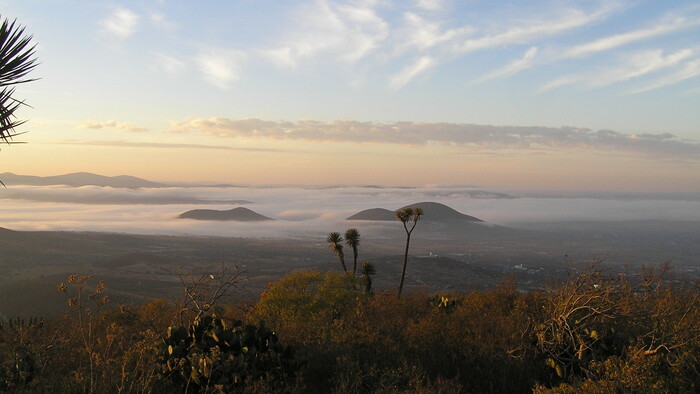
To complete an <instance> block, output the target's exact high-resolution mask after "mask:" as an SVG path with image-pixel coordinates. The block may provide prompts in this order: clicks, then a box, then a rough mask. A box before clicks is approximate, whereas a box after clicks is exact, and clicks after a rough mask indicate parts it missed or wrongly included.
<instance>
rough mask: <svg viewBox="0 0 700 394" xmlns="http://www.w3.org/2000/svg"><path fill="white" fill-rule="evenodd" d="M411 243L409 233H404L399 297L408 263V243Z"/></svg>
mask: <svg viewBox="0 0 700 394" xmlns="http://www.w3.org/2000/svg"><path fill="white" fill-rule="evenodd" d="M410 243H411V233H407V234H406V250H404V252H403V269H402V270H401V283H399V298H401V292H402V291H403V280H404V278H405V277H406V263H408V245H409V244H410Z"/></svg>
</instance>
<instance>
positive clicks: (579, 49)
mask: <svg viewBox="0 0 700 394" xmlns="http://www.w3.org/2000/svg"><path fill="white" fill-rule="evenodd" d="M699 24H700V18H698V17H697V16H692V17H686V16H679V15H670V16H667V17H666V18H665V19H664V20H662V21H661V23H660V24H658V25H656V26H652V27H648V28H645V29H638V30H633V31H630V32H627V33H622V34H616V35H613V36H609V37H605V38H601V39H599V40H596V41H592V42H589V43H586V44H581V45H577V46H575V47H573V48H571V49H569V50H567V51H565V52H564V53H563V54H562V57H564V58H567V57H581V56H586V55H590V54H592V53H596V52H602V51H607V50H610V49H613V48H617V47H619V46H622V45H626V44H630V43H633V42H636V41H641V40H646V39H649V38H653V37H656V36H660V35H664V34H669V33H672V32H675V31H678V30H681V29H686V28H689V27H692V26H697V25H699Z"/></svg>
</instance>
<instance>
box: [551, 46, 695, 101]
mask: <svg viewBox="0 0 700 394" xmlns="http://www.w3.org/2000/svg"><path fill="white" fill-rule="evenodd" d="M693 54H694V51H693V50H692V49H682V50H680V51H677V52H674V53H671V54H669V55H666V56H664V54H663V51H662V50H661V49H656V50H648V51H642V52H638V53H634V54H631V55H629V56H628V57H627V58H625V59H624V61H623V62H622V63H620V64H619V65H617V66H616V67H611V68H605V69H601V70H596V71H595V72H592V73H586V74H569V75H565V76H563V77H560V78H557V79H555V80H553V81H550V82H548V83H546V84H545V85H544V86H542V87H541V88H540V89H539V90H538V93H542V92H545V91H547V90H551V89H554V88H558V87H561V86H566V85H572V84H576V83H583V84H584V85H586V86H587V87H589V88H597V87H602V86H607V85H610V84H613V83H617V82H623V81H627V80H630V79H634V78H638V77H641V76H644V75H647V74H651V73H654V72H657V71H659V70H662V69H666V68H669V67H673V66H676V65H678V64H680V63H681V62H683V61H684V60H686V59H688V58H689V57H691V56H692V55H693ZM690 74H692V70H690ZM688 78H690V77H688ZM669 83H670V82H669ZM659 86H661V85H659Z"/></svg>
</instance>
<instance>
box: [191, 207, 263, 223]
mask: <svg viewBox="0 0 700 394" xmlns="http://www.w3.org/2000/svg"><path fill="white" fill-rule="evenodd" d="M178 217H179V218H180V219H195V220H233V221H238V222H262V221H266V220H274V219H272V218H269V217H267V216H264V215H261V214H259V213H257V212H255V211H252V210H250V209H248V208H243V207H238V208H233V209H229V210H228V211H217V210H215V209H193V210H191V211H187V212H185V213H182V214H180V216H178Z"/></svg>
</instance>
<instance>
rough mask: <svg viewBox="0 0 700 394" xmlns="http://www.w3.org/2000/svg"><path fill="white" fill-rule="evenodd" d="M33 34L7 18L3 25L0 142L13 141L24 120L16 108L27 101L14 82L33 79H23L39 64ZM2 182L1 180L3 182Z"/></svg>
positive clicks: (1, 30) (0, 76)
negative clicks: (24, 100)
mask: <svg viewBox="0 0 700 394" xmlns="http://www.w3.org/2000/svg"><path fill="white" fill-rule="evenodd" d="M31 39H32V37H31V36H25V35H24V28H23V27H21V26H19V25H18V24H17V23H16V22H15V21H12V22H10V21H9V20H7V19H5V20H3V21H2V25H0V87H2V91H0V142H6V143H8V144H9V143H12V137H14V136H16V135H17V134H18V133H16V132H15V128H16V127H18V126H20V125H21V124H23V123H24V122H23V121H18V120H16V119H15V111H16V110H17V109H18V108H19V107H20V106H21V105H23V104H24V102H23V101H21V100H18V99H16V98H15V97H14V96H13V95H14V92H15V89H14V86H15V85H17V84H21V83H25V82H30V81H32V80H31V79H24V78H25V77H26V75H27V74H28V73H29V72H30V71H32V70H33V69H34V67H36V58H35V57H34V49H35V46H30V42H31ZM0 183H1V182H0Z"/></svg>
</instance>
